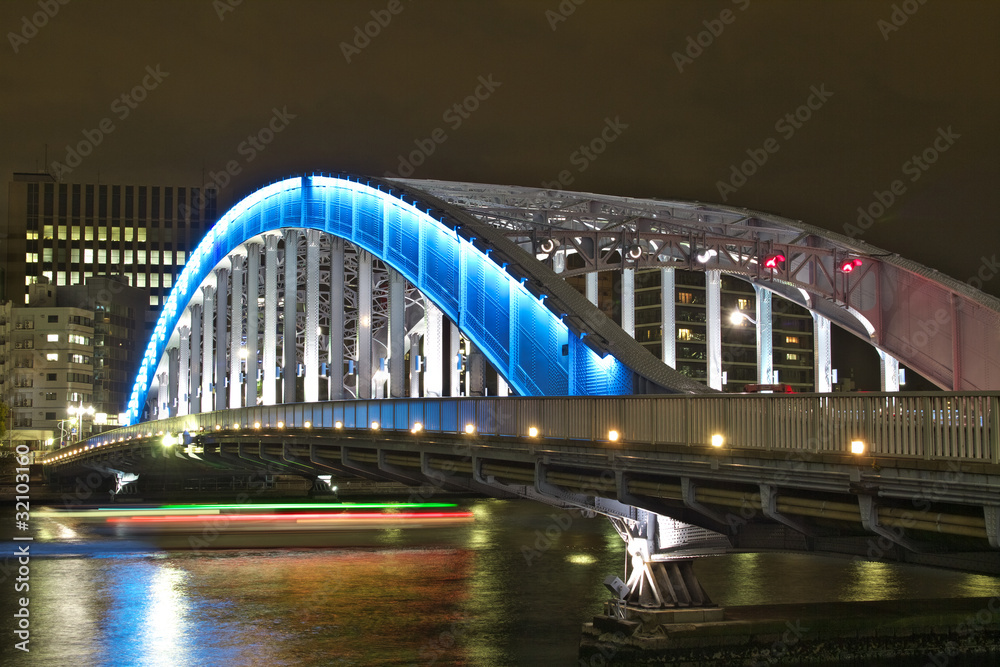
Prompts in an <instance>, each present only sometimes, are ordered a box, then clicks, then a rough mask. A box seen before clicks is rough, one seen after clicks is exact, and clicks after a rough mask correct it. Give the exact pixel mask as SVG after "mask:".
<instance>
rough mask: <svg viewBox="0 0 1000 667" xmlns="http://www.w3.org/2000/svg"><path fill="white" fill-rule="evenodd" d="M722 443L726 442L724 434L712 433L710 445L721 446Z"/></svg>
mask: <svg viewBox="0 0 1000 667" xmlns="http://www.w3.org/2000/svg"><path fill="white" fill-rule="evenodd" d="M724 444H726V438H725V436H723V435H722V434H721V433H713V434H712V446H713V447H722V445H724Z"/></svg>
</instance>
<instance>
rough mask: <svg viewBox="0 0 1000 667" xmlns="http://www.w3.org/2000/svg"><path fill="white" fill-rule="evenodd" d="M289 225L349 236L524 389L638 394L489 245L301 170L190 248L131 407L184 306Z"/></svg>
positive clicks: (142, 394)
mask: <svg viewBox="0 0 1000 667" xmlns="http://www.w3.org/2000/svg"><path fill="white" fill-rule="evenodd" d="M282 228H309V229H318V230H320V231H323V232H326V233H328V234H332V235H334V236H338V237H340V238H343V239H346V240H348V241H350V242H352V243H354V244H356V245H357V246H359V247H361V248H363V249H365V250H367V251H368V252H370V253H371V254H372V255H374V256H375V257H378V258H379V259H380V260H382V261H383V262H384V263H385V264H387V265H388V266H391V267H392V268H394V269H395V270H397V271H398V272H399V273H400V274H402V275H403V276H404V277H405V278H406V279H407V280H408V281H410V283H412V284H413V285H415V286H416V287H417V289H419V290H420V292H421V293H422V294H423V295H424V296H425V297H426V298H428V299H429V300H430V301H432V302H433V303H434V304H435V305H437V306H438V307H439V308H440V309H441V310H442V311H444V313H445V314H446V315H447V316H448V317H449V318H451V319H452V321H454V322H456V323H457V324H458V326H459V328H460V329H461V330H462V332H463V333H464V334H465V335H466V336H467V337H468V338H470V339H471V340H472V342H473V343H474V344H475V345H476V347H478V348H479V349H480V350H481V351H482V352H483V354H485V355H486V357H487V358H488V359H489V360H490V362H491V363H492V364H493V366H494V367H495V368H496V369H497V370H498V371H499V372H500V374H501V375H502V376H503V377H504V379H505V380H506V381H507V383H508V384H509V385H510V386H511V387H512V388H513V389H514V390H515V391H516V392H517V393H518V394H520V395H522V396H567V395H607V394H622V393H629V392H628V391H627V389H628V386H627V383H623V382H621V377H622V375H623V374H624V373H627V369H625V368H624V366H623V365H622V364H621V363H620V362H618V361H617V360H616V359H614V358H613V357H610V356H609V357H605V358H604V359H601V358H600V357H598V355H597V354H596V353H595V352H594V351H593V350H591V349H590V348H588V347H587V346H585V345H583V344H581V343H580V341H579V340H577V339H576V337H575V336H573V335H571V334H570V332H569V330H568V328H567V327H566V325H564V324H563V323H562V321H561V320H560V319H559V318H558V317H556V315H555V314H554V313H552V312H551V311H550V310H548V308H546V307H545V305H544V303H543V300H544V299H543V298H536V297H535V296H534V295H533V294H531V293H530V292H528V290H527V289H525V287H524V286H523V285H522V284H521V283H520V282H519V281H518V280H515V279H514V278H513V277H512V276H511V275H510V274H508V273H507V272H506V271H504V269H503V268H501V267H500V266H498V265H497V264H496V263H495V262H493V261H492V260H491V259H490V258H489V255H488V253H487V252H483V251H481V250H480V249H478V248H476V247H475V245H474V244H473V243H471V242H469V241H468V240H465V239H463V238H461V237H460V236H459V235H458V234H457V233H456V232H455V230H454V229H452V228H451V227H449V226H448V225H447V224H445V223H443V222H442V221H440V220H436V219H434V218H433V217H431V216H430V215H428V213H427V212H425V211H422V210H420V209H419V208H417V207H416V206H415V205H414V204H413V203H409V202H405V201H403V200H402V199H400V197H399V194H398V193H394V192H392V193H391V192H386V191H384V190H382V189H380V187H379V188H376V187H371V186H369V185H367V184H366V183H362V182H360V181H356V180H352V179H350V178H347V177H334V176H302V177H296V178H290V179H287V180H284V181H279V182H277V183H273V184H271V185H268V186H266V187H263V188H261V189H260V190H257V191H256V192H254V193H253V194H251V195H250V196H248V197H247V198H246V199H244V200H242V201H241V202H239V203H238V204H236V205H235V206H233V208H231V209H230V210H229V211H228V212H227V213H226V214H225V215H224V216H222V218H221V219H220V220H219V222H218V223H216V225H215V226H214V227H213V228H212V229H211V230H209V232H208V233H207V234H206V235H205V238H204V239H202V241H201V243H199V244H198V247H197V248H196V249H195V250H194V251H193V252H192V253H191V256H190V258H189V259H188V262H187V264H186V265H185V267H184V270H183V271H182V272H181V275H180V277H179V278H178V279H177V281H176V283H175V285H174V287H173V289H172V290H171V292H170V296H168V297H167V300H166V302H165V303H164V305H163V311H162V312H161V314H160V318H159V319H158V320H157V323H156V326H155V328H154V330H153V335H152V338H151V339H150V341H149V344H148V346H147V348H146V353H145V355H144V356H143V360H142V365H141V367H140V369H139V374H138V376H137V378H136V381H135V385H134V386H133V388H132V394H131V397H130V398H129V402H128V409H127V411H126V415H127V420H126V424H127V425H132V424H136V423H138V421H139V418H140V416H141V414H142V409H143V407H144V406H145V403H146V398H147V395H148V393H149V389H150V385H151V383H152V380H153V377H154V375H155V373H156V370H157V367H158V366H159V363H160V360H161V358H162V357H163V354H164V352H165V351H166V347H167V343H168V342H169V340H170V337H171V335H172V334H173V331H174V329H175V328H176V327H177V324H178V322H179V321H180V319H181V315H182V314H183V312H184V309H185V308H186V307H187V305H188V302H189V301H190V300H191V297H192V296H194V295H195V294H196V292H197V290H198V287H199V286H200V285H201V284H202V282H203V281H204V280H205V279H206V278H207V277H208V276H209V275H210V273H211V272H212V270H213V269H214V268H215V267H216V265H217V264H218V263H219V262H220V261H222V260H223V259H224V258H225V257H226V256H227V255H228V254H229V253H231V252H232V251H233V250H234V249H236V248H237V247H239V246H240V245H241V244H243V243H245V242H246V241H248V240H250V239H252V238H254V237H255V236H257V235H259V234H263V233H265V232H269V231H274V230H279V229H282Z"/></svg>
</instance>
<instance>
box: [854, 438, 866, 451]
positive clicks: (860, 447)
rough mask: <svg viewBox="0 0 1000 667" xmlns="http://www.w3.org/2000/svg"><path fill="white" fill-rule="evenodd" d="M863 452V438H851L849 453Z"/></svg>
mask: <svg viewBox="0 0 1000 667" xmlns="http://www.w3.org/2000/svg"><path fill="white" fill-rule="evenodd" d="M864 453H865V442H864V440H852V441H851V454H864Z"/></svg>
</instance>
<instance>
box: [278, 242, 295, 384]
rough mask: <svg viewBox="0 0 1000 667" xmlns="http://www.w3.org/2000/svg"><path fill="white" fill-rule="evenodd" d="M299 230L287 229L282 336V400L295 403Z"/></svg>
mask: <svg viewBox="0 0 1000 667" xmlns="http://www.w3.org/2000/svg"><path fill="white" fill-rule="evenodd" d="M298 290H299V232H298V230H297V229H286V230H285V292H284V295H285V307H284V308H283V309H282V316H283V317H284V326H283V327H282V338H281V385H282V390H281V402H282V403H295V402H296V396H295V389H296V384H297V378H298V367H297V363H298V354H297V351H296V349H295V347H296V346H295V343H296V341H295V335H296V334H295V321H296V319H297V313H298Z"/></svg>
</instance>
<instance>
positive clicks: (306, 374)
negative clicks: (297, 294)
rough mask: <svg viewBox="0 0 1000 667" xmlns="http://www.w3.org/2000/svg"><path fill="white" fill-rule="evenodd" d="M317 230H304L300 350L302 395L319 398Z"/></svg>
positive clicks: (316, 399) (306, 397)
mask: <svg viewBox="0 0 1000 667" xmlns="http://www.w3.org/2000/svg"><path fill="white" fill-rule="evenodd" d="M318 277H319V231H317V230H315V229H309V230H306V330H305V332H304V334H305V335H304V338H305V347H304V348H303V351H302V365H303V366H304V368H303V370H302V375H303V396H304V398H305V401H306V403H313V402H315V401H318V400H319V370H320V369H319V354H320V353H319V331H318V329H319V279H318Z"/></svg>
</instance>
